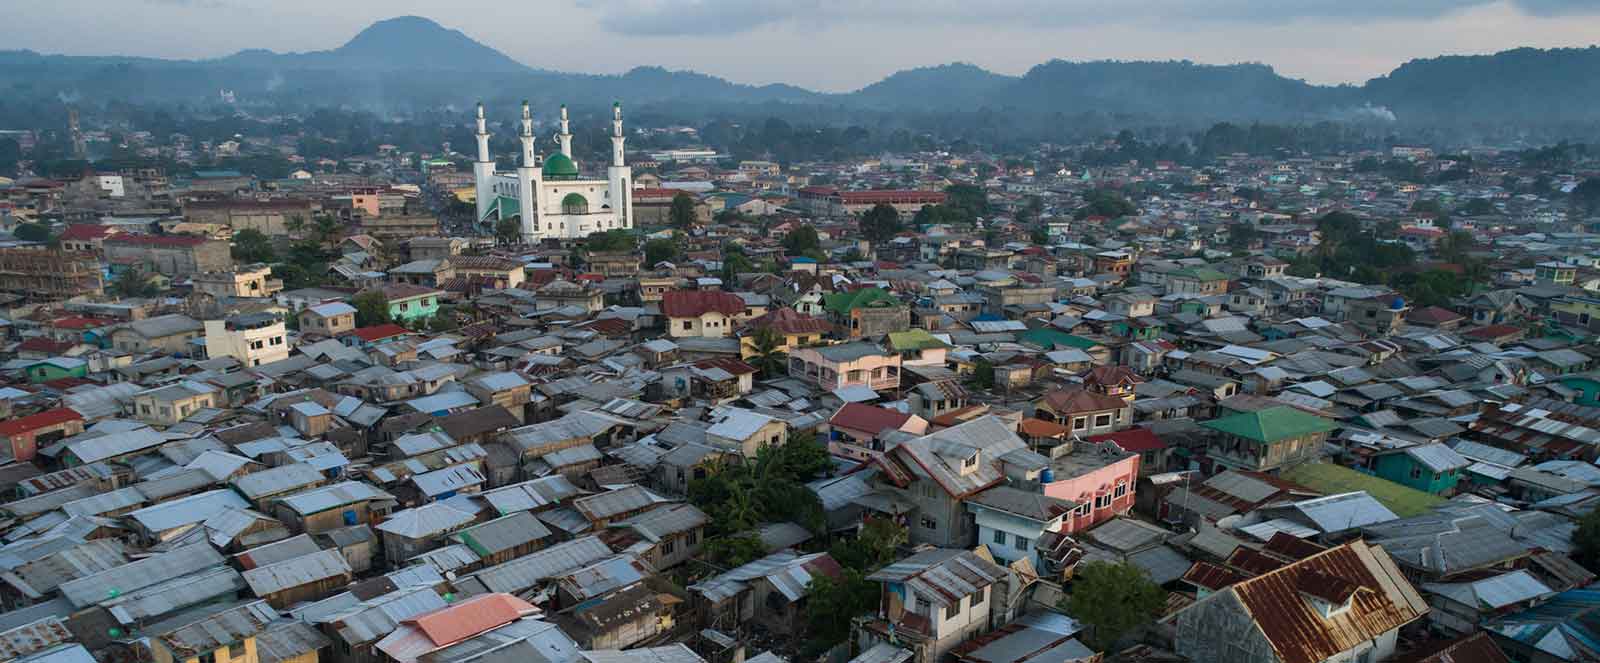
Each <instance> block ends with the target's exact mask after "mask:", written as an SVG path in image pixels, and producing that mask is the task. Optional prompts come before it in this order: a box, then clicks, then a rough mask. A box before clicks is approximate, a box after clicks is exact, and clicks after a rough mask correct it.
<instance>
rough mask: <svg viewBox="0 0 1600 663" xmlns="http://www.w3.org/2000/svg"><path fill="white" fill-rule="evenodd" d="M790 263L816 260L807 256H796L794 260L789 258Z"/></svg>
mask: <svg viewBox="0 0 1600 663" xmlns="http://www.w3.org/2000/svg"><path fill="white" fill-rule="evenodd" d="M789 262H816V259H815V258H807V257H805V256H794V257H792V258H789Z"/></svg>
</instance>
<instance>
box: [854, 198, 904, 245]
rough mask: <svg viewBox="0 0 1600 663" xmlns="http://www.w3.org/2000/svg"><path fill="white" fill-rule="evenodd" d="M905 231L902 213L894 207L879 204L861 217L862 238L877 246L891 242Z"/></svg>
mask: <svg viewBox="0 0 1600 663" xmlns="http://www.w3.org/2000/svg"><path fill="white" fill-rule="evenodd" d="M904 229H905V226H903V225H901V223H900V212H899V211H898V210H896V209H895V208H894V206H893V205H888V204H885V203H878V204H876V205H873V206H872V209H869V210H867V213H866V214H862V215H861V236H862V237H865V238H867V241H870V242H873V243H875V244H876V243H879V242H887V241H889V240H890V239H892V238H893V237H894V236H895V235H897V234H899V232H900V231H901V230H904Z"/></svg>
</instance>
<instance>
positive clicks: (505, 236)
mask: <svg viewBox="0 0 1600 663" xmlns="http://www.w3.org/2000/svg"><path fill="white" fill-rule="evenodd" d="M494 238H495V241H497V242H499V243H501V244H505V245H508V246H509V245H512V244H517V243H519V242H521V241H522V223H521V222H519V221H518V220H517V218H516V217H507V218H503V219H500V220H499V221H495V222H494Z"/></svg>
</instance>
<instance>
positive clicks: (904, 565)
mask: <svg viewBox="0 0 1600 663" xmlns="http://www.w3.org/2000/svg"><path fill="white" fill-rule="evenodd" d="M1005 575H1006V570H1005V569H1003V568H1001V567H1000V566H998V565H996V564H995V563H994V562H991V561H989V560H987V559H984V558H982V557H979V556H978V555H977V554H976V553H973V552H972V551H970V550H955V549H947V548H940V549H934V550H926V551H923V552H920V553H917V554H915V555H912V556H910V557H907V558H905V559H902V560H900V561H898V562H894V563H892V564H890V565H888V566H886V567H883V568H882V569H879V570H877V571H876V572H874V573H873V574H872V575H869V576H867V579H868V580H877V581H880V582H892V583H903V584H906V585H909V586H910V587H911V589H912V590H913V591H914V592H915V593H916V595H917V596H918V597H926V598H928V600H929V601H930V602H932V603H934V604H936V605H938V606H940V607H945V606H948V605H951V603H952V602H954V601H958V600H960V599H961V598H962V597H965V596H969V595H971V594H974V593H976V592H977V591H978V589H979V588H982V587H988V586H989V585H992V584H994V583H995V582H996V581H998V580H999V579H1001V578H1004V577H1005Z"/></svg>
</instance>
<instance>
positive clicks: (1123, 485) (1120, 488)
mask: <svg viewBox="0 0 1600 663" xmlns="http://www.w3.org/2000/svg"><path fill="white" fill-rule="evenodd" d="M1127 494H1128V482H1126V481H1118V482H1117V492H1116V494H1115V497H1122V496H1123V495H1127Z"/></svg>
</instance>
